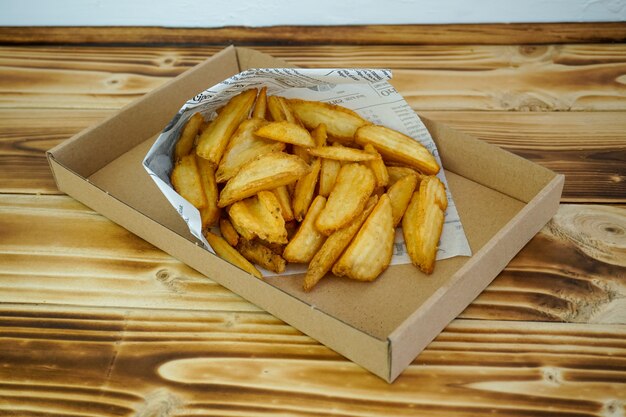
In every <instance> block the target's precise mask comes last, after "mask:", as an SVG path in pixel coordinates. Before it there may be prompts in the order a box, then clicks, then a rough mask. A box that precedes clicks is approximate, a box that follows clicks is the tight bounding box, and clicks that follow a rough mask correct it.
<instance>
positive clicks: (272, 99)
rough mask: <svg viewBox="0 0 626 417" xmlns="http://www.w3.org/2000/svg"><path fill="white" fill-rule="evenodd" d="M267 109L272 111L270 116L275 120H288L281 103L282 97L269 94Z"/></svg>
mask: <svg viewBox="0 0 626 417" xmlns="http://www.w3.org/2000/svg"><path fill="white" fill-rule="evenodd" d="M267 109H268V110H269V112H270V116H271V117H272V120H273V121H275V122H282V121H285V120H287V116H286V115H285V111H284V109H283V105H282V103H281V98H280V97H278V96H269V97H267Z"/></svg>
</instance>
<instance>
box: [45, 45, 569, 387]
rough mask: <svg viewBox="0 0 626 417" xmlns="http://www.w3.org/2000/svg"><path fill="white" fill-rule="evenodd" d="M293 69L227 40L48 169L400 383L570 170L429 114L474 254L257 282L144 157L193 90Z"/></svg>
mask: <svg viewBox="0 0 626 417" xmlns="http://www.w3.org/2000/svg"><path fill="white" fill-rule="evenodd" d="M287 66H289V65H288V64H286V63H285V62H283V61H281V60H278V59H275V58H272V57H270V56H268V55H265V54H262V53H259V52H257V51H254V50H251V49H245V48H235V47H232V46H231V47H228V48H226V49H225V50H223V51H221V52H220V53H218V54H216V55H214V56H213V57H211V58H210V59H208V60H207V61H206V62H204V63H202V64H200V65H198V66H196V67H195V68H193V69H191V70H189V71H187V72H185V73H184V74H182V75H180V76H179V77H177V78H176V79H174V80H172V81H170V82H168V83H167V84H165V85H164V86H162V87H160V88H158V89H157V90H155V91H153V92H151V93H149V94H146V95H145V96H144V97H142V98H140V99H139V100H137V101H135V102H134V103H132V104H130V105H128V106H126V107H125V108H123V109H122V110H121V111H120V112H119V113H117V114H116V115H114V116H112V117H110V118H109V119H107V120H105V121H104V122H102V123H100V124H98V125H96V126H94V127H91V128H89V129H87V130H85V131H83V132H81V133H79V134H77V135H76V136H74V137H73V138H71V139H69V140H67V141H66V142H64V143H62V144H60V145H59V146H57V147H55V148H54V149H52V150H50V151H49V152H48V160H49V163H50V167H51V169H52V172H53V174H54V177H55V180H56V183H57V186H58V187H59V190H61V191H63V192H65V193H67V194H69V195H70V196H72V197H74V198H76V199H77V200H79V201H81V202H83V203H84V204H86V205H87V206H89V207H91V208H92V209H93V210H95V211H98V212H99V213H101V214H103V215H104V216H106V217H108V218H109V219H111V220H113V221H114V222H116V223H118V224H120V225H122V226H123V227H125V228H127V229H128V230H130V231H131V232H133V233H135V234H137V235H138V236H141V237H142V238H144V239H145V240H147V241H148V242H150V243H152V244H154V245H155V246H157V247H159V248H161V249H162V250H164V251H165V252H167V253H169V254H171V255H172V256H174V257H176V258H178V259H180V260H181V261H183V262H185V263H186V264H188V265H189V266H191V267H193V268H195V269H197V270H198V271H200V272H201V273H203V274H205V275H206V276H208V277H210V278H211V279H213V280H215V281H217V282H218V283H220V284H222V285H224V286H225V287H227V288H229V289H230V290H232V291H233V292H235V293H237V294H239V295H241V296H243V297H244V298H246V299H248V300H249V301H251V302H252V303H254V304H256V305H258V306H260V307H261V308H263V309H265V310H267V311H268V312H270V313H271V314H273V315H275V316H276V317H278V318H280V319H281V320H284V321H285V322H287V323H289V324H291V325H292V326H294V327H296V328H297V329H299V330H301V331H302V332H304V333H306V334H308V335H310V336H311V337H313V338H315V339H317V340H319V341H320V342H321V343H323V344H325V345H327V346H328V347H330V348H331V349H333V350H335V351H337V352H339V353H340V354H342V355H344V356H346V357H347V358H349V359H351V360H353V361H354V362H356V363H358V364H360V365H361V366H363V367H365V368H367V369H368V370H370V371H371V372H373V373H374V374H376V375H378V376H380V377H381V378H384V379H385V380H387V381H389V382H391V381H393V380H394V379H395V378H396V377H397V376H398V375H399V374H400V373H401V372H402V371H403V370H404V369H405V368H406V367H407V366H408V365H409V364H410V363H411V361H412V360H413V359H414V358H415V357H416V356H417V355H418V354H419V353H420V352H421V351H422V350H423V349H424V348H425V347H426V345H427V344H428V343H429V342H430V341H431V340H432V339H434V338H435V337H436V336H437V334H438V333H439V332H440V331H441V330H442V329H443V328H444V327H445V326H446V325H447V324H448V323H449V322H450V321H451V320H452V319H454V318H455V317H456V316H457V315H458V314H459V313H460V312H461V311H463V309H464V308H465V307H466V306H467V305H469V304H470V303H471V302H472V300H474V298H475V297H476V296H477V295H478V294H479V293H480V292H481V291H482V290H483V289H484V288H485V287H486V286H487V285H488V284H489V283H490V282H491V280H492V279H493V278H494V277H495V276H496V275H497V274H498V273H499V272H500V271H501V270H502V269H503V268H504V267H505V266H506V265H507V263H508V262H509V261H510V260H511V258H513V256H515V254H516V253H517V252H518V251H519V250H520V249H521V248H522V247H523V246H524V245H525V244H526V243H527V242H528V241H529V240H530V239H531V238H532V237H533V236H534V235H535V234H536V233H537V232H538V231H539V230H540V229H541V228H542V227H543V225H545V224H546V223H547V222H548V220H549V219H550V218H551V217H552V216H553V215H554V213H556V210H557V208H558V205H559V200H560V196H561V191H562V188H563V176H562V175H557V174H555V173H553V172H552V171H550V170H548V169H546V168H543V167H541V166H538V165H536V164H534V163H532V162H530V161H527V160H525V159H523V158H520V157H518V156H515V155H513V154H511V153H509V152H506V151H504V150H502V149H500V148H498V147H495V146H492V145H489V144H487V143H485V142H482V141H479V140H477V139H474V138H472V137H471V136H469V135H466V134H464V133H461V132H458V131H455V130H453V129H451V128H449V127H447V126H445V125H443V124H441V123H438V122H435V121H432V120H428V119H423V120H424V122H425V124H426V126H427V127H428V129H429V130H430V132H431V134H432V136H433V138H434V140H435V142H436V143H437V147H438V149H439V153H440V155H441V157H442V161H443V166H444V168H445V170H446V175H447V178H448V181H449V186H450V190H451V192H452V194H453V195H454V198H455V201H456V204H457V208H458V210H459V214H460V216H461V220H462V222H463V227H464V229H465V232H466V234H467V237H468V240H469V242H470V245H471V247H472V252H473V253H474V255H473V256H472V257H471V258H468V257H457V258H452V259H447V260H444V261H438V262H437V265H436V268H435V272H434V274H433V275H431V276H428V277H426V276H424V275H422V274H420V273H419V272H418V271H417V269H416V268H414V267H413V266H411V265H398V266H393V267H390V268H389V269H388V270H387V271H386V272H385V273H384V275H383V276H381V277H379V279H378V280H377V281H375V282H374V283H370V284H363V283H360V282H355V281H351V280H347V279H335V280H330V279H326V280H323V281H322V282H320V284H318V287H316V288H315V290H314V291H312V292H311V293H304V292H303V291H302V289H301V277H298V276H292V277H286V278H285V277H282V278H281V277H275V278H268V279H267V280H266V281H261V280H258V279H253V278H251V276H250V275H248V274H246V273H244V272H242V271H241V270H240V269H238V268H237V267H235V266H233V265H230V264H229V263H227V262H225V261H223V260H221V259H219V258H218V257H216V256H215V255H213V254H211V253H210V252H208V251H206V250H205V249H203V248H202V247H200V246H199V245H198V244H197V241H196V240H195V238H194V237H193V236H192V235H191V234H190V232H189V230H188V228H187V225H186V224H185V222H184V221H183V220H182V219H181V218H180V217H179V215H178V213H177V212H176V211H175V210H174V209H173V208H172V206H171V205H170V204H169V203H168V202H167V200H166V199H165V197H164V196H163V195H162V194H161V193H160V191H159V190H158V188H157V187H156V185H155V184H154V182H153V181H152V180H151V179H150V177H149V176H148V174H147V173H146V172H145V170H144V169H143V166H142V164H141V162H142V159H143V157H144V156H145V154H146V152H147V151H148V149H149V148H150V146H151V145H152V143H153V141H154V140H155V138H156V137H157V136H158V134H159V133H160V132H161V130H162V129H163V127H164V126H165V125H167V123H168V122H169V121H170V119H171V118H172V116H173V115H174V114H175V113H176V112H177V111H178V109H179V108H180V107H181V105H182V104H183V103H184V102H185V101H186V100H187V99H188V98H189V97H192V96H194V95H195V94H196V93H198V92H199V91H202V90H203V89H204V88H206V87H207V86H210V85H214V84H216V83H218V82H220V81H222V80H224V79H226V78H228V77H229V76H231V75H233V74H236V73H238V72H240V71H242V70H244V69H248V68H260V67H287ZM330 281H332V282H330Z"/></svg>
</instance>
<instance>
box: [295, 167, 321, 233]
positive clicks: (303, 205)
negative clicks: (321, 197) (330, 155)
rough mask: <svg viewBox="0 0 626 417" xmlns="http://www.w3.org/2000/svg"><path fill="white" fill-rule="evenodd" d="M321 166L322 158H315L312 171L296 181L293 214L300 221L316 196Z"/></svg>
mask: <svg viewBox="0 0 626 417" xmlns="http://www.w3.org/2000/svg"><path fill="white" fill-rule="evenodd" d="M320 167H321V161H320V159H319V158H315V159H314V160H313V162H312V163H311V172H309V173H308V174H306V175H305V176H303V177H302V178H300V179H299V180H298V182H297V183H296V189H295V190H294V191H293V215H294V217H295V219H296V220H297V221H299V222H301V221H302V219H304V215H305V214H306V212H307V210H308V209H309V206H310V205H311V201H312V200H313V197H314V196H315V186H316V185H317V180H318V178H319V174H320Z"/></svg>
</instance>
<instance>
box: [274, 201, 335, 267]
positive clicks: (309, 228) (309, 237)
mask: <svg viewBox="0 0 626 417" xmlns="http://www.w3.org/2000/svg"><path fill="white" fill-rule="evenodd" d="M325 205H326V198H324V197H322V196H321V195H318V196H317V197H315V200H313V202H312V203H311V206H310V207H309V211H307V213H306V216H305V217H304V221H303V222H302V224H301V225H300V228H299V229H298V231H297V232H296V234H295V236H293V237H292V238H291V240H290V241H289V243H288V244H287V247H285V250H284V252H283V257H284V258H285V259H286V260H287V261H289V262H296V263H309V262H310V261H311V259H313V256H314V255H315V254H316V253H317V251H318V250H319V248H320V247H321V246H322V244H323V243H324V241H325V240H326V236H325V235H323V234H322V233H320V232H319V231H318V230H317V228H316V227H315V220H316V219H317V216H319V214H320V213H321V211H322V209H323V208H324V206H325Z"/></svg>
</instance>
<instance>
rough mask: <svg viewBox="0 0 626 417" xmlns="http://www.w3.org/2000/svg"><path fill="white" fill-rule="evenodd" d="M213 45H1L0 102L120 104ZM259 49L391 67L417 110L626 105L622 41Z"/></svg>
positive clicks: (304, 62) (311, 63) (322, 62)
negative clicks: (61, 46)
mask: <svg viewBox="0 0 626 417" xmlns="http://www.w3.org/2000/svg"><path fill="white" fill-rule="evenodd" d="M217 49H219V48H216V47H197V48H192V47H184V48H183V47H179V48H172V47H150V48H139V47H123V48H120V47H98V48H93V47H65V48H58V47H55V48H53V47H2V48H0V108H94V109H95V108H97V109H118V108H120V107H121V106H122V105H124V104H126V103H128V102H130V101H131V100H133V99H135V98H137V97H140V96H141V95H143V94H145V93H146V92H148V91H150V90H152V89H154V88H155V87H157V86H159V85H161V84H162V83H163V82H165V81H167V80H168V79H169V78H171V77H173V76H175V75H177V74H179V73H181V72H183V71H184V70H185V69H187V68H189V67H191V66H193V65H195V64H197V63H198V62H200V61H202V60H203V59H205V58H207V57H209V56H211V55H212V54H213V53H215V52H216V51H217ZM258 49H259V50H261V51H264V52H267V53H271V54H273V55H275V56H277V57H279V58H283V59H286V60H287V61H289V62H291V63H293V64H294V65H299V66H303V67H343V66H350V67H354V66H359V67H388V68H390V69H392V70H393V71H394V79H393V80H392V84H393V85H394V86H395V87H396V88H397V89H398V90H399V91H400V92H401V93H402V94H403V95H404V97H405V98H406V99H407V101H408V102H409V104H410V105H411V106H412V107H413V108H414V109H416V110H419V111H426V110H507V111H590V110H591V111H597V110H602V111H607V110H624V109H626V84H625V83H623V82H621V81H620V80H621V79H622V78H624V76H626V75H625V74H626V45H624V44H616V45H611V44H604V45H589V44H586V45H537V46H511V45H508V46H499V45H474V46H471V47H468V46H459V45H452V46H394V47H382V46H378V47H377V46H323V47H322V46H318V47H316V46H301V47H285V46H283V47H276V46H274V47H259V48H258ZM207 87H209V86H207Z"/></svg>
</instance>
